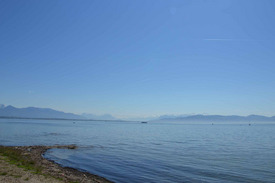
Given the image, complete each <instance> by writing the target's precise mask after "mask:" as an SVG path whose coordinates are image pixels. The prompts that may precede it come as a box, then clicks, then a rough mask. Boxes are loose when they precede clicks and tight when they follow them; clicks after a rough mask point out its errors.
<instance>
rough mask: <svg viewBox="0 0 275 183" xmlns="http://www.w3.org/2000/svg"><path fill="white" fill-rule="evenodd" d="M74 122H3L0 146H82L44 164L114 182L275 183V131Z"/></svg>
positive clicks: (55, 153)
mask: <svg viewBox="0 0 275 183" xmlns="http://www.w3.org/2000/svg"><path fill="white" fill-rule="evenodd" d="M74 122H75V123H73V121H54V120H22V119H0V144H1V145H54V144H76V145H78V146H79V148H78V149H76V150H65V149H52V150H49V151H48V152H47V153H46V155H45V156H46V158H49V159H52V160H54V161H56V162H57V163H59V164H61V165H63V166H69V167H73V168H77V169H80V170H83V171H88V172H91V173H93V174H97V175H100V176H103V177H106V178H107V179H109V180H112V181H114V182H123V183H124V182H125V183H126V182H127V183H129V182H131V183H134V182H163V183H164V182H165V183H166V182H167V183H168V182H169V183H171V182H175V183H176V182H275V124H262V123H258V124H252V125H251V126H248V124H246V123H243V124H238V123H232V124H214V125H211V123H209V124H207V123H205V124H186V123H153V122H152V123H148V124H141V123H137V122H99V121H93V122H91V121H89V122H84V121H74Z"/></svg>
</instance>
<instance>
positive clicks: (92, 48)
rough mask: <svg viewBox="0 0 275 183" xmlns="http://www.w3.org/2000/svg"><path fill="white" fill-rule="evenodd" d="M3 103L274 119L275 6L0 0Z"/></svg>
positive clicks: (234, 1)
mask: <svg viewBox="0 0 275 183" xmlns="http://www.w3.org/2000/svg"><path fill="white" fill-rule="evenodd" d="M0 103H1V104H5V105H13V106H16V107H28V106H35V107H46V108H53V109H56V110H61V111H65V112H72V113H76V114H81V113H93V114H105V113H109V114H112V115H114V116H117V117H121V118H123V117H145V116H158V115H164V114H174V115H179V114H220V115H231V114H236V115H249V114H259V115H266V116H273V115H275V1H273V0H178V1H174V0H169V1H167V0H136V1H129V0H116V1H113V0H96V1H93V0H81V1H76V0H39V1H37V0H28V1H22V0H0Z"/></svg>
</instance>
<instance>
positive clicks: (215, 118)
mask: <svg viewBox="0 0 275 183" xmlns="http://www.w3.org/2000/svg"><path fill="white" fill-rule="evenodd" d="M155 121H213V122H214V121H216V122H217V121H248V122H253V121H274V122H275V116H272V117H267V116H260V115H249V116H237V115H231V116H222V115H191V116H169V117H168V116H164V117H160V118H159V119H156V120H155Z"/></svg>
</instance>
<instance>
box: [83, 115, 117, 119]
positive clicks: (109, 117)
mask: <svg viewBox="0 0 275 183" xmlns="http://www.w3.org/2000/svg"><path fill="white" fill-rule="evenodd" d="M82 116H83V117H85V118H87V119H95V120H116V118H115V117H114V116H112V115H111V114H103V115H95V114H89V113H83V114H82Z"/></svg>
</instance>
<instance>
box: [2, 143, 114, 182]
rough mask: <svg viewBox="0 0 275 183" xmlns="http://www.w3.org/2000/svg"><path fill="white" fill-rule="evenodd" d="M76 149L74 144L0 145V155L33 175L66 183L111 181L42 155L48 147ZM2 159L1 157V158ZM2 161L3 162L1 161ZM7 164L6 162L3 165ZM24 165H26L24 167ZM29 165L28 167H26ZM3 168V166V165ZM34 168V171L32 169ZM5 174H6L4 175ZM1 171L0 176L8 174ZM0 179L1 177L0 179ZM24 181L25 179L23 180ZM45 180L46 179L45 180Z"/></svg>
mask: <svg viewBox="0 0 275 183" xmlns="http://www.w3.org/2000/svg"><path fill="white" fill-rule="evenodd" d="M55 148H61V149H76V148H77V146H75V145H54V146H39V145H38V146H0V156H1V157H6V160H5V161H6V162H9V164H10V165H16V166H17V167H19V168H21V169H24V170H26V171H27V172H31V173H32V174H34V175H42V176H45V177H51V178H53V179H56V180H58V181H60V182H68V183H84V182H85V183H86V182H87V183H94V182H95V183H110V182H111V181H109V180H107V179H106V178H103V177H100V176H98V175H94V174H91V173H89V172H82V171H80V170H77V169H75V168H70V167H62V166H61V165H59V164H57V163H55V162H54V161H51V160H48V159H46V158H44V157H43V155H44V154H45V152H46V151H47V150H49V149H55ZM1 160H3V158H2V159H1ZM2 163H3V162H2ZM5 166H7V164H6V165H5ZM24 166H26V167H24ZM28 166H30V167H28ZM4 168H5V167H4ZM34 170H35V171H34ZM5 174H6V175H5ZM7 174H8V172H3V173H2V174H1V176H0V178H1V177H3V176H8V175H7ZM0 180H1V179H0ZM25 182H26V181H25ZM46 182H47V181H46Z"/></svg>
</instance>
